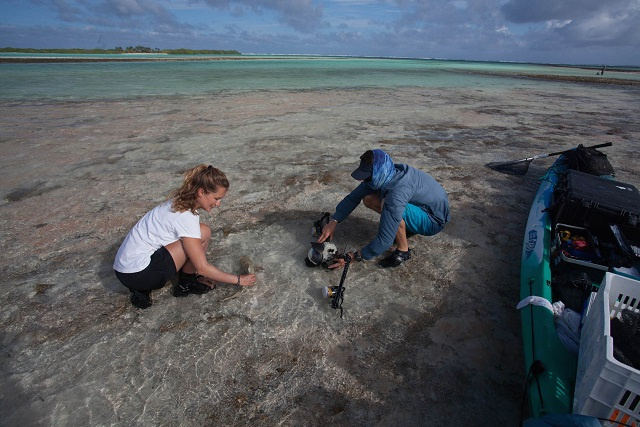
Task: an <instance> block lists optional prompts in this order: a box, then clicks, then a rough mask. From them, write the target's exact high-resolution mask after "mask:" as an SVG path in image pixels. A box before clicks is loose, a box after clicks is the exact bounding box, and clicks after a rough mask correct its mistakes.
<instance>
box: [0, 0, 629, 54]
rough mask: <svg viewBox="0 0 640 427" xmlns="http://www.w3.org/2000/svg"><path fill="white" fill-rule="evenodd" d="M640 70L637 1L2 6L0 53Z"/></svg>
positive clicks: (7, 1) (22, 2)
mask: <svg viewBox="0 0 640 427" xmlns="http://www.w3.org/2000/svg"><path fill="white" fill-rule="evenodd" d="M136 45H142V46H148V47H151V48H160V49H165V48H167V49H169V48H180V47H184V48H190V49H235V50H238V51H240V52H242V53H258V54H279V53H283V54H330V55H365V56H405V57H420V58H425V57H429V58H446V59H469V60H492V61H496V60H497V61H524V62H544V63H573V64H609V65H640V0H387V1H380V0H0V47H6V46H11V47H34V48H47V47H52V48H53V47H57V48H62V47H64V48H71V47H79V48H114V47H116V46H122V47H127V46H136Z"/></svg>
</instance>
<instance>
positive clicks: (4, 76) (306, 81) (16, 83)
mask: <svg viewBox="0 0 640 427" xmlns="http://www.w3.org/2000/svg"><path fill="white" fill-rule="evenodd" d="M9 56H10V55H9V54H4V55H0V58H2V57H9ZM41 56H44V55H41ZM60 56H61V57H64V58H73V57H76V58H77V57H84V58H87V57H89V58H93V57H95V55H94V56H91V55H66V56H65V55H60ZM117 56H118V55H107V56H106V57H111V58H113V57H117ZM149 56H152V55H146V56H145V55H143V56H141V57H142V58H145V57H149ZM23 57H24V55H23ZM120 57H122V56H121V55H120ZM141 57H139V56H137V55H136V56H135V58H141ZM156 57H167V55H156ZM135 58H133V59H131V61H130V62H91V63H46V64H40V63H26V64H25V63H2V64H0V98H4V99H39V98H40V99H122V98H135V97H138V96H166V95H197V94H207V95H214V94H218V93H221V92H225V93H226V92H231V93H235V92H238V91H252V90H284V89H288V90H313V89H336V88H343V89H354V88H394V87H424V88H464V87H467V88H473V89H485V88H491V87H498V88H502V89H505V88H510V87H544V86H545V85H548V84H549V83H548V82H544V81H539V80H531V79H523V78H522V75H553V76H559V77H572V78H579V77H587V76H589V77H593V76H594V75H595V71H594V69H584V68H576V67H553V66H545V65H536V64H514V63H492V62H465V61H439V60H419V59H381V58H337V57H334V58H326V57H295V58H291V57H249V58H251V59H247V57H240V58H243V59H244V60H239V59H238V58H236V59H233V58H227V60H205V59H206V58H209V59H210V58H211V57H203V58H202V59H203V60H201V61H192V60H187V59H193V57H185V56H178V57H177V59H183V60H184V61H161V62H140V61H139V60H137V59H135ZM607 77H615V78H616V79H626V80H633V81H636V80H637V81H639V82H640V71H639V70H636V72H625V73H622V72H607Z"/></svg>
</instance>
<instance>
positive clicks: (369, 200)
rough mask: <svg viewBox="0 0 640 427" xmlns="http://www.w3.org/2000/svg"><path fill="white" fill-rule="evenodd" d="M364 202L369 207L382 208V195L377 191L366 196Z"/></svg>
mask: <svg viewBox="0 0 640 427" xmlns="http://www.w3.org/2000/svg"><path fill="white" fill-rule="evenodd" d="M362 203H364V205H365V206H366V207H367V208H369V209H373V210H377V209H380V197H379V196H378V195H377V194H375V193H374V194H367V195H366V196H364V198H363V199H362Z"/></svg>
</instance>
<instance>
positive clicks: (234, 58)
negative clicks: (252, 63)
mask: <svg viewBox="0 0 640 427" xmlns="http://www.w3.org/2000/svg"><path fill="white" fill-rule="evenodd" d="M255 59H261V60H262V59H282V58H280V57H278V58H267V57H259V58H258V57H251V56H220V57H206V58H203V57H193V58H185V57H180V58H172V57H171V56H168V55H166V56H163V57H162V58H142V57H137V55H135V54H132V55H128V54H126V55H124V57H123V58H72V57H69V58H19V57H14V58H8V57H0V63H17V64H44V63H67V62H184V61H247V60H255Z"/></svg>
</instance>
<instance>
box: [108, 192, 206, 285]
mask: <svg viewBox="0 0 640 427" xmlns="http://www.w3.org/2000/svg"><path fill="white" fill-rule="evenodd" d="M171 202H172V200H168V201H166V202H164V203H162V204H160V205H158V206H156V207H155V208H153V209H152V210H150V211H149V212H147V214H146V215H145V216H143V217H142V218H141V219H140V221H138V223H137V224H136V225H134V226H133V228H132V229H131V231H129V234H127V237H125V239H124V242H122V245H121V246H120V249H118V253H117V255H116V260H115V262H114V263H113V268H114V270H116V271H119V272H120V273H137V272H139V271H142V270H144V269H145V268H146V267H147V266H148V265H149V263H150V262H151V255H153V253H154V252H155V251H157V250H158V249H160V248H161V247H162V246H166V245H168V244H170V243H173V242H175V241H177V240H178V239H180V238H182V237H193V238H196V239H199V238H200V237H201V234H200V219H199V217H198V215H194V214H193V213H191V211H185V212H174V211H173V210H172V209H171Z"/></svg>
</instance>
